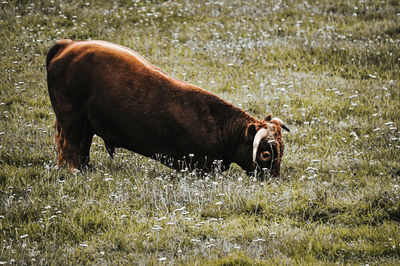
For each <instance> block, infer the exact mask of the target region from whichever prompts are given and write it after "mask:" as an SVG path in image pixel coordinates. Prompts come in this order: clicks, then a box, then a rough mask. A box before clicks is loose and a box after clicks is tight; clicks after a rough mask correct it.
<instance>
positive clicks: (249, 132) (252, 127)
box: [245, 123, 257, 142]
mask: <svg viewBox="0 0 400 266" xmlns="http://www.w3.org/2000/svg"><path fill="white" fill-rule="evenodd" d="M256 134H257V127H256V124H253V123H251V124H249V125H248V126H247V128H246V133H245V136H246V141H250V142H253V140H254V136H255V135H256Z"/></svg>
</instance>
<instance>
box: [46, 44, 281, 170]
mask: <svg viewBox="0 0 400 266" xmlns="http://www.w3.org/2000/svg"><path fill="white" fill-rule="evenodd" d="M47 82H48V89H49V96H50V100H51V103H52V106H53V109H54V111H55V114H56V119H57V121H56V126H55V127H56V136H55V142H56V147H57V152H58V164H59V165H62V164H64V163H68V164H69V166H70V168H71V169H75V168H81V167H82V166H84V165H86V164H88V162H89V150H90V145H91V142H92V137H93V135H94V134H97V135H98V136H100V137H101V138H102V139H103V140H104V142H105V144H106V147H107V151H108V152H109V153H110V155H113V154H114V148H115V147H122V148H126V149H128V150H131V151H135V152H137V153H139V154H142V155H144V156H148V157H151V158H155V159H158V160H159V161H161V162H162V163H164V164H166V165H168V166H170V167H172V168H175V169H180V168H183V167H188V168H190V169H193V168H198V169H201V170H202V171H204V172H209V171H212V170H213V167H214V165H213V161H214V160H222V168H223V170H225V169H227V168H228V167H229V165H230V164H231V163H232V162H235V163H237V164H239V165H240V166H241V167H242V168H243V169H244V170H246V171H247V172H248V173H249V172H252V171H253V170H254V169H255V168H256V165H255V164H254V163H253V162H252V141H253V138H254V135H255V133H256V132H257V130H259V129H260V128H261V127H266V128H268V129H269V130H270V132H271V133H270V136H268V139H275V140H277V141H276V142H275V144H274V145H273V146H274V150H276V151H275V155H274V156H275V158H274V160H273V163H272V164H271V162H268V163H262V162H261V161H260V162H259V161H258V160H257V162H258V164H262V165H260V167H261V168H266V167H267V168H270V170H271V171H272V174H273V175H274V176H277V175H279V168H280V160H281V157H282V154H283V147H284V145H283V141H282V134H281V127H280V125H279V124H278V123H274V122H269V121H270V119H271V117H270V116H269V120H268V117H267V118H266V119H265V120H264V121H260V120H257V119H255V118H253V117H251V116H250V115H248V114H247V113H245V112H244V111H242V110H241V109H239V108H237V107H235V106H233V105H231V104H230V103H227V102H226V101H224V100H222V99H221V98H219V97H217V96H215V95H213V94H211V93H209V92H207V91H205V90H202V89H201V88H198V87H196V86H193V85H190V84H187V83H185V82H182V81H180V80H177V79H174V78H172V77H170V76H168V75H167V74H166V73H164V72H163V71H162V70H160V69H159V68H157V67H155V66H153V65H152V64H150V63H149V62H147V61H146V60H145V59H143V58H142V57H141V56H140V55H138V54H137V53H135V52H134V51H132V50H130V49H129V48H126V47H122V46H119V45H115V44H111V43H107V42H104V41H81V42H75V41H72V40H68V39H64V40H60V41H58V42H57V43H56V44H55V45H54V46H53V47H52V48H51V49H50V50H49V52H48V55H47ZM266 143H267V144H266ZM266 149H269V150H270V149H271V147H270V145H269V144H268V141H267V138H266V139H265V140H263V141H262V142H261V143H260V146H259V149H258V151H259V153H260V152H262V151H264V150H266ZM190 154H193V155H194V156H192V155H190ZM189 155H190V156H189Z"/></svg>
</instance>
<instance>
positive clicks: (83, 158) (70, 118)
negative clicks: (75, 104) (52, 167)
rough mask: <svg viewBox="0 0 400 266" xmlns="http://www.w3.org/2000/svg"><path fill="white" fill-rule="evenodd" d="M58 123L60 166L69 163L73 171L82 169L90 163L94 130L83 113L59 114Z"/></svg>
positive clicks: (57, 135)
mask: <svg viewBox="0 0 400 266" xmlns="http://www.w3.org/2000/svg"><path fill="white" fill-rule="evenodd" d="M59 116H60V119H59V120H57V121H56V138H55V141H56V149H57V152H58V162H57V164H58V165H63V164H64V163H67V164H68V165H69V167H70V169H71V170H73V171H74V169H81V168H82V167H83V166H86V165H88V163H89V153H90V145H91V143H92V138H93V135H94V128H93V126H92V125H91V124H90V122H89V121H88V119H87V118H86V115H84V114H81V113H75V114H71V113H68V114H66V113H63V114H59Z"/></svg>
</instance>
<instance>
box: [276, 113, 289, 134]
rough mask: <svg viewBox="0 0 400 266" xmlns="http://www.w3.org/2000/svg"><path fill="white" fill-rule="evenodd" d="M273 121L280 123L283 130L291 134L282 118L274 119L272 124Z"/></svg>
mask: <svg viewBox="0 0 400 266" xmlns="http://www.w3.org/2000/svg"><path fill="white" fill-rule="evenodd" d="M272 121H276V122H278V123H279V125H281V127H282V128H283V129H285V130H287V131H288V132H290V130H289V128H288V127H287V126H286V125H285V123H284V122H283V121H282V120H281V119H280V118H278V117H275V118H272V120H271V122H272Z"/></svg>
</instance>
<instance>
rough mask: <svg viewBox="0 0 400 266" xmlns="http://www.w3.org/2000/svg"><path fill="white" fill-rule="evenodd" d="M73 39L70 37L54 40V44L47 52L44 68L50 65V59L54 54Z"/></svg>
mask: <svg viewBox="0 0 400 266" xmlns="http://www.w3.org/2000/svg"><path fill="white" fill-rule="evenodd" d="M72 42H73V40H71V39H62V40H59V41H57V42H56V44H54V45H53V46H52V47H51V48H50V50H49V52H48V53H47V57H46V68H47V69H48V68H49V65H50V61H51V60H52V59H53V58H54V57H55V56H56V54H57V53H58V52H59V51H60V50H62V49H64V48H65V47H66V46H67V45H68V44H70V43H72Z"/></svg>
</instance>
